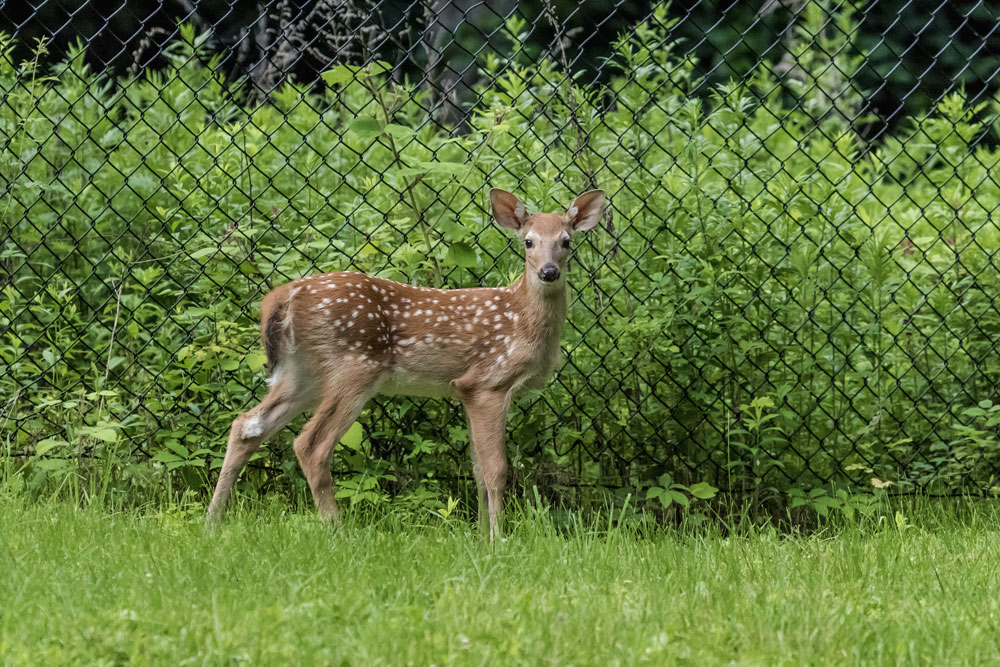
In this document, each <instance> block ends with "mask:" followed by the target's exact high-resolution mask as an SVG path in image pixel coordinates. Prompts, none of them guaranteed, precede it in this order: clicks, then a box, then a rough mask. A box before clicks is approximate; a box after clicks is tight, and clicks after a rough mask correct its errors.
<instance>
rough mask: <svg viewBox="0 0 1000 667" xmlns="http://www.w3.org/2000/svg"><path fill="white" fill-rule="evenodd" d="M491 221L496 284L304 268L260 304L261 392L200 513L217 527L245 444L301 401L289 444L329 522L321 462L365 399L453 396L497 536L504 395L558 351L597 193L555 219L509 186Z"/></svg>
mask: <svg viewBox="0 0 1000 667" xmlns="http://www.w3.org/2000/svg"><path fill="white" fill-rule="evenodd" d="M490 205H491V208H492V214H493V218H494V220H495V221H496V222H497V224H499V225H500V226H502V227H505V228H508V229H511V230H514V231H515V232H516V234H517V237H518V238H519V239H520V241H521V243H522V244H523V247H524V274H523V275H521V276H520V277H519V278H518V279H517V280H515V281H514V282H513V283H511V284H510V285H507V286H504V287H477V288H467V289H434V288H430V287H420V286H414V285H406V284H403V283H399V282H395V281H392V280H387V279H384V278H379V277H375V276H371V275H367V274H364V273H357V272H350V271H341V272H336V273H323V274H314V275H310V276H306V277H304V278H300V279H298V280H295V281H293V282H290V283H287V284H285V285H282V286H280V287H277V288H275V289H274V290H273V291H271V292H270V293H268V294H267V295H266V296H265V297H264V300H263V301H262V303H261V307H260V315H261V330H260V335H261V341H262V343H263V346H264V351H265V355H266V358H267V370H268V373H269V374H270V377H269V378H268V380H267V383H268V385H269V389H268V392H267V395H266V396H265V397H264V399H263V400H262V401H261V402H260V403H259V404H258V405H256V406H255V407H253V408H252V409H250V410H249V411H247V412H245V413H243V414H241V415H239V416H238V417H236V419H235V420H234V421H233V424H232V428H231V429H230V432H229V440H228V443H227V445H226V453H225V457H224V459H223V462H222V469H221V470H220V473H219V479H218V482H217V484H216V487H215V493H214V495H213V497H212V501H211V504H210V505H209V508H208V513H207V521H208V523H209V524H210V525H214V524H216V523H217V522H218V521H219V519H220V518H221V517H222V515H223V513H224V510H225V507H226V504H227V502H228V500H229V497H230V495H231V493H232V490H233V485H234V484H235V482H236V479H237V477H238V476H239V474H240V472H241V470H242V469H243V467H244V466H245V465H246V463H247V461H248V460H249V459H250V457H251V456H252V455H253V453H254V452H255V451H256V450H257V448H258V447H260V445H261V443H263V442H264V441H265V440H266V439H267V438H270V437H271V436H273V435H274V434H275V433H277V432H278V431H279V430H280V429H282V428H283V427H284V426H285V425H287V424H288V423H289V422H290V421H291V420H292V419H294V418H295V417H296V416H298V415H299V414H301V413H302V412H305V411H307V410H313V415H312V417H311V418H310V419H309V420H308V422H307V423H306V425H305V427H304V429H303V430H302V432H301V433H300V434H299V435H298V436H297V437H296V438H295V439H294V442H293V446H292V449H293V450H294V452H295V456H296V458H297V459H298V462H299V465H300V467H301V469H302V472H303V474H304V476H305V478H306V480H307V482H308V484H309V488H310V491H311V492H312V496H313V501H314V503H315V505H316V510H317V512H318V514H319V516H320V517H321V518H322V519H323V520H325V521H327V522H331V523H336V522H337V521H339V518H340V511H339V509H338V507H337V502H336V500H335V499H334V491H333V480H332V474H331V457H332V454H333V450H334V447H335V446H336V444H337V442H338V441H339V440H340V439H341V438H342V437H343V436H344V434H345V433H346V432H347V430H348V428H349V427H350V426H351V425H352V424H353V423H354V422H355V421H356V420H357V418H358V416H359V414H360V413H361V410H362V408H363V407H364V405H365V404H366V403H367V402H368V400H369V399H371V398H372V397H374V396H376V395H385V396H398V395H408V396H431V397H447V398H452V399H458V400H459V401H461V403H462V405H463V407H464V408H465V413H466V417H467V419H468V424H469V439H470V441H471V443H470V444H471V446H470V452H471V457H472V467H473V473H474V477H475V480H476V485H477V489H478V492H479V524H480V527H481V529H483V530H484V531H485V529H486V524H487V523H488V528H489V538H490V540H491V541H492V540H493V539H494V538H495V537H497V536H498V535H499V534H500V515H501V506H502V503H503V494H504V490H505V485H506V477H507V452H506V446H505V443H504V432H505V429H506V421H507V412H508V408H509V406H510V402H511V399H512V397H513V396H514V395H515V394H516V393H517V392H518V391H520V390H522V389H541V388H544V386H545V384H546V381H547V379H548V377H549V376H550V375H551V374H552V373H553V371H554V370H555V368H556V365H557V363H558V360H559V352H560V343H559V341H560V337H561V335H562V330H563V324H564V322H565V320H566V313H567V288H566V279H565V275H566V263H567V259H568V257H569V254H570V238H571V237H572V236H573V235H574V234H577V233H580V232H585V231H587V230H589V229H591V228H593V227H594V226H595V225H596V224H597V223H598V221H599V219H600V217H601V215H602V213H603V208H604V192H603V191H601V190H591V191H589V192H585V193H583V194H581V195H580V196H579V197H577V198H576V199H575V200H574V201H573V203H572V205H571V206H570V207H569V209H567V211H566V213H565V214H561V215H560V214H553V213H534V214H529V213H528V212H527V209H526V208H525V206H524V204H523V203H522V202H521V200H519V199H518V198H517V197H516V196H515V195H513V194H511V193H510V192H507V191H505V190H499V189H492V190H491V191H490Z"/></svg>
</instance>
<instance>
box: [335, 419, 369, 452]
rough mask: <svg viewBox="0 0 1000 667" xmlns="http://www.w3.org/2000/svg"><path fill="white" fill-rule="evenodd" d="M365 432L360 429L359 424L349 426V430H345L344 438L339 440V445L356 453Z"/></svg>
mask: <svg viewBox="0 0 1000 667" xmlns="http://www.w3.org/2000/svg"><path fill="white" fill-rule="evenodd" d="M364 436H365V432H364V429H362V428H361V424H360V423H358V422H354V423H353V424H351V428H349V429H347V433H345V434H344V437H342V438H341V439H340V444H342V445H343V446H344V447H346V448H348V449H352V450H354V451H357V450H358V449H360V448H361V443H362V442H363V441H364Z"/></svg>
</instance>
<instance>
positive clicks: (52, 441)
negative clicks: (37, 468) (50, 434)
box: [35, 438, 69, 456]
mask: <svg viewBox="0 0 1000 667" xmlns="http://www.w3.org/2000/svg"><path fill="white" fill-rule="evenodd" d="M67 445H69V443H68V442H66V441H65V440H60V439H58V438H46V439H45V440H42V441H40V442H38V443H36V444H35V455H36V456H42V455H44V454H46V453H47V452H50V451H52V450H53V449H55V448H57V447H65V446H67Z"/></svg>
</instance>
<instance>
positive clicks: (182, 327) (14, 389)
mask: <svg viewBox="0 0 1000 667" xmlns="http://www.w3.org/2000/svg"><path fill="white" fill-rule="evenodd" d="M0 22H2V26H3V28H4V29H5V30H6V31H7V32H6V35H7V36H6V37H4V41H3V44H2V58H0V90H2V94H3V100H2V102H0V137H2V141H3V157H2V165H0V173H2V187H3V189H2V191H0V211H2V216H3V223H4V230H5V234H4V243H3V254H2V258H0V262H2V266H0V275H2V287H3V289H2V295H0V355H2V359H3V363H4V365H5V372H4V373H3V379H2V380H0V386H2V387H3V389H4V391H3V393H4V403H3V415H2V421H3V423H4V424H5V425H6V429H5V430H6V435H5V439H6V446H7V456H8V457H11V458H14V459H18V460H21V461H24V462H28V463H30V464H31V465H33V466H34V468H33V469H36V470H37V471H40V472H39V473H38V474H42V473H43V472H45V471H51V470H55V469H58V468H59V466H62V465H65V464H66V461H67V460H68V459H72V458H80V457H95V458H98V459H100V458H101V457H102V456H104V455H107V456H108V457H110V458H111V459H112V460H114V461H117V462H118V463H119V464H121V465H123V466H125V467H126V468H128V469H130V470H132V471H133V472H131V473H130V474H133V475H135V476H136V477H137V478H140V477H142V475H143V474H146V473H144V472H142V471H143V470H144V469H145V468H143V466H142V465H137V464H141V463H142V462H143V461H146V460H148V459H149V458H152V459H154V460H155V461H157V462H158V463H159V464H160V466H161V467H162V468H165V469H169V470H172V471H177V473H178V474H179V475H180V476H181V478H182V479H186V480H188V481H189V482H190V483H192V484H198V483H200V482H199V480H202V481H203V480H205V479H206V478H208V477H210V474H207V471H209V470H211V468H212V467H213V466H217V465H218V463H219V461H220V457H221V455H222V452H223V447H224V440H225V435H226V433H227V432H228V427H229V423H230V421H231V420H232V418H233V417H234V416H235V415H236V414H238V413H239V412H240V411H242V410H245V409H247V408H248V407H250V406H252V405H253V404H254V402H255V399H259V398H260V396H261V395H262V394H263V389H264V379H263V371H262V370H261V369H262V365H263V354H262V351H261V349H260V346H259V343H258V341H257V333H256V326H257V324H256V322H257V320H256V318H257V306H258V305H259V302H260V299H261V298H262V296H263V295H264V294H265V293H266V292H267V291H268V290H269V289H270V288H272V287H274V286H277V285H278V284H281V283H284V282H287V281H289V280H292V279H295V278H298V277H300V276H303V275H306V274H309V273H312V272H315V271H334V270H344V269H355V270H362V271H366V272H369V273H374V274H378V275H382V276H386V277H390V278H394V279H399V280H403V281H407V282H414V283H418V284H427V285H434V286H445V287H467V286H474V285H488V286H497V285H500V284H504V283H506V282H509V281H510V280H512V279H514V278H516V276H517V275H518V271H519V270H520V268H519V267H520V262H521V255H520V252H521V250H520V247H519V245H518V244H517V243H516V242H514V241H512V240H511V239H508V238H507V237H506V236H504V235H503V233H502V232H501V230H498V229H496V228H495V226H493V225H491V223H490V220H489V206H488V200H487V192H488V188H489V187H490V186H494V187H503V188H505V189H508V190H511V191H513V192H516V193H518V194H519V195H521V196H522V198H523V199H524V200H525V201H526V202H527V203H528V205H529V207H531V208H532V209H533V210H536V211H542V210H545V211H558V210H561V209H564V208H565V207H566V206H567V205H568V204H569V203H570V202H571V201H572V198H573V197H574V196H575V195H576V194H579V193H580V192H583V191H584V190H587V189H589V188H592V187H601V188H603V189H605V190H606V192H607V193H608V200H609V206H608V209H607V212H606V215H605V217H604V219H603V220H602V222H601V224H600V225H599V228H598V229H595V230H594V231H593V232H591V233H590V234H588V235H587V237H586V238H584V239H581V240H579V241H575V249H574V258H573V260H572V266H571V269H570V276H569V284H570V291H571V301H572V305H571V308H570V315H569V320H568V326H567V331H566V334H565V336H564V341H563V351H564V361H563V362H562V365H561V366H560V369H559V371H558V373H557V374H556V376H555V378H554V379H553V381H552V382H551V383H550V385H549V387H548V388H547V389H545V390H543V391H538V392H532V393H529V394H527V395H525V396H524V397H522V398H521V399H519V400H517V401H516V403H515V407H514V409H513V411H512V414H511V417H510V420H509V428H508V450H509V452H510V456H511V459H512V469H513V472H514V475H515V476H516V477H517V478H519V479H521V480H522V481H524V482H527V483H533V484H537V485H541V486H543V487H544V488H546V489H559V488H563V487H567V488H568V487H574V486H579V485H587V484H600V485H607V486H611V487H619V488H634V487H635V486H636V485H642V484H644V483H645V482H646V481H648V480H652V479H656V478H658V477H659V475H661V474H662V473H663V472H668V473H670V474H671V475H672V476H673V479H674V480H675V481H678V482H682V483H684V484H691V483H693V482H698V481H707V482H710V483H712V484H715V485H717V486H719V487H722V488H726V489H730V490H734V491H745V492H752V493H756V494H761V493H775V492H785V491H790V490H793V489H806V488H809V489H814V488H819V487H822V486H824V485H830V484H853V485H856V486H858V487H860V488H871V487H873V486H874V487H877V488H882V487H886V486H889V487H890V488H892V489H896V490H901V491H923V492H933V493H956V492H966V493H967V492H976V493H986V492H990V491H992V489H993V488H995V477H996V473H997V471H998V469H1000V448H998V446H1000V433H998V430H997V426H998V425H1000V409H998V408H996V407H995V406H994V405H993V403H992V401H993V400H995V399H996V397H995V393H996V387H997V380H998V374H1000V353H998V350H997V348H996V341H997V337H998V332H1000V309H998V304H997V301H996V294H997V293H998V290H997V287H998V286H1000V276H998V271H997V269H998V259H997V248H998V247H1000V230H998V229H997V224H996V221H995V212H996V210H997V205H998V203H1000V183H998V181H997V180H996V174H997V170H998V166H997V159H998V156H1000V152H998V150H997V142H996V138H997V136H996V130H997V125H996V119H997V117H998V116H997V111H998V109H1000V107H998V104H997V97H996V74H997V70H998V69H1000V58H998V56H997V54H998V53H1000V49H998V47H1000V36H998V34H997V28H998V26H1000V11H998V8H997V7H996V6H993V5H991V4H990V3H985V2H966V3H961V2H960V3H955V2H940V3H937V2H887V1H885V0H873V1H871V2H868V3H864V4H862V3H850V2H832V1H830V2H820V1H815V0H765V1H764V2H748V3H721V2H720V3H714V2H678V3H675V4H673V5H651V4H648V3H624V2H611V1H610V0H609V1H607V2H587V3H584V2H574V1H558V2H557V1H555V0H552V1H551V2H550V1H549V0H543V1H542V2H530V3H529V2H524V3H516V2H472V1H464V0H422V1H420V0H418V1H417V2H412V3H407V2H401V1H397V2H379V1H370V2H366V1H363V0H344V1H334V0H319V1H310V0H300V1H298V2H290V1H285V2H224V1H219V2H208V1H204V2H197V1H194V0H175V1H174V2H166V3H157V4H154V5H149V4H143V3H138V2H131V1H129V0H122V2H121V3H119V4H114V3H112V4H105V3H86V2H79V3H75V4H72V3H69V4H68V3H59V2H55V1H54V0H49V1H47V2H42V3H40V4H39V5H38V6H36V7H29V6H28V5H24V6H18V5H14V4H12V3H8V4H0ZM297 428H298V426H297V425H296V426H294V427H293V428H292V429H286V431H284V432H283V433H282V434H280V435H279V436H277V437H276V438H275V439H274V441H273V442H271V443H269V444H268V445H267V447H266V448H265V450H264V451H262V452H261V454H260V455H258V458H257V459H256V463H255V465H257V466H258V468H262V469H270V470H273V471H281V472H284V473H287V474H288V475H294V472H293V469H294V457H293V456H291V455H290V442H291V437H292V434H293V433H294V432H295V430H296V429H297ZM466 451H467V434H466V432H465V422H464V417H463V415H462V414H461V411H460V409H459V407H458V406H457V405H455V404H451V403H448V402H447V401H436V400H418V399H414V400H407V399H403V400H400V399H393V400H376V401H375V402H374V403H373V404H372V405H371V407H370V408H369V409H368V410H367V411H366V412H365V414H364V416H363V419H362V428H361V431H360V433H358V432H357V431H352V432H351V433H350V434H349V436H348V438H346V439H345V442H344V446H343V447H342V448H340V450H339V453H338V455H337V459H336V462H335V466H336V468H337V470H338V472H339V473H340V476H341V477H342V480H341V483H342V485H347V488H348V489H349V491H350V492H351V493H354V494H363V493H366V492H368V491H372V492H375V491H377V490H378V489H385V488H393V487H398V488H406V489H411V490H412V489H414V488H416V489H425V488H430V487H434V485H437V484H442V483H443V484H447V483H448V482H447V480H449V479H451V478H456V477H461V476H462V475H464V474H465V472H466V471H467V469H468V464H467V462H466V457H467V454H466ZM146 468H150V467H149V466H148V465H147V466H146Z"/></svg>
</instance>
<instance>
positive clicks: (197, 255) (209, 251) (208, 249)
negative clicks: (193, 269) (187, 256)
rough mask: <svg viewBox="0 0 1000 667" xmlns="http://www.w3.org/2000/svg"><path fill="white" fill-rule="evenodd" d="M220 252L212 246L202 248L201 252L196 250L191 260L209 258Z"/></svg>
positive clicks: (216, 247)
mask: <svg viewBox="0 0 1000 667" xmlns="http://www.w3.org/2000/svg"><path fill="white" fill-rule="evenodd" d="M218 251H219V248H218V246H212V245H210V246H207V247H205V248H200V249H199V250H195V251H194V252H193V253H191V259H201V258H202V257H208V256H209V255H211V254H214V253H216V252H218Z"/></svg>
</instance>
